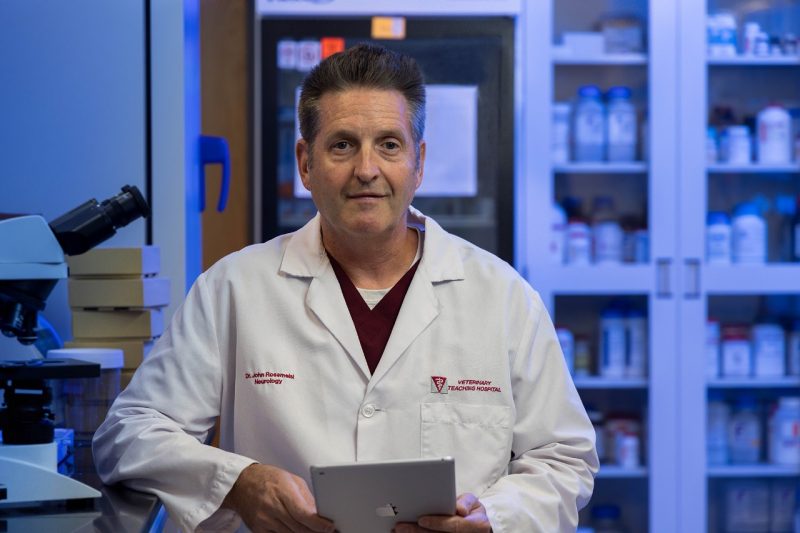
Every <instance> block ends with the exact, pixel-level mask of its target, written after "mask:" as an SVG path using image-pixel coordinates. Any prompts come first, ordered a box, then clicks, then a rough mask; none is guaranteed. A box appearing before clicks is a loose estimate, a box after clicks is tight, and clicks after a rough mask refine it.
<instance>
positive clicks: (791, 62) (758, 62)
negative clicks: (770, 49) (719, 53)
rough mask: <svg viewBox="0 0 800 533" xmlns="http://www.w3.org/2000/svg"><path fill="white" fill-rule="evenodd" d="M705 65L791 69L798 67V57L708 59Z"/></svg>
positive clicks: (799, 60)
mask: <svg viewBox="0 0 800 533" xmlns="http://www.w3.org/2000/svg"><path fill="white" fill-rule="evenodd" d="M707 63H708V65H709V66H711V67H792V66H798V65H800V57H791V56H789V57H784V56H780V57H758V56H736V57H709V58H708V59H707Z"/></svg>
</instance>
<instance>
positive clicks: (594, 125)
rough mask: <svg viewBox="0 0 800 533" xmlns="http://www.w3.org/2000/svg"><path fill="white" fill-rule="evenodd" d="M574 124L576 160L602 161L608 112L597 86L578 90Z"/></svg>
mask: <svg viewBox="0 0 800 533" xmlns="http://www.w3.org/2000/svg"><path fill="white" fill-rule="evenodd" d="M573 123H574V127H573V132H574V133H573V150H572V153H573V158H574V160H575V161H578V162H592V161H602V160H603V156H604V155H605V144H606V139H605V136H606V110H605V106H603V102H602V100H601V94H600V89H599V88H598V87H597V86H596V85H584V86H582V87H580V88H579V89H578V100H577V102H576V104H575V113H574V116H573Z"/></svg>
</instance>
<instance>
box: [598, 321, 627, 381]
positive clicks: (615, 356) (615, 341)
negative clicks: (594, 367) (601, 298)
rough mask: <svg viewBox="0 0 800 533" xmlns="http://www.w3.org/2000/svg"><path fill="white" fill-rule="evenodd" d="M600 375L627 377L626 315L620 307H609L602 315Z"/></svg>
mask: <svg viewBox="0 0 800 533" xmlns="http://www.w3.org/2000/svg"><path fill="white" fill-rule="evenodd" d="M599 344H600V375H601V376H603V377H605V378H622V377H625V359H626V353H625V350H626V335H625V315H624V313H623V312H622V310H621V309H619V308H618V307H614V306H611V307H607V308H606V309H605V310H604V311H603V312H602V314H601V315H600V343H599Z"/></svg>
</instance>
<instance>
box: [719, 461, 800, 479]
mask: <svg viewBox="0 0 800 533" xmlns="http://www.w3.org/2000/svg"><path fill="white" fill-rule="evenodd" d="M706 474H707V475H708V477H727V478H732V477H796V476H800V467H796V466H781V465H768V464H757V465H725V466H709V467H708V468H707V469H706Z"/></svg>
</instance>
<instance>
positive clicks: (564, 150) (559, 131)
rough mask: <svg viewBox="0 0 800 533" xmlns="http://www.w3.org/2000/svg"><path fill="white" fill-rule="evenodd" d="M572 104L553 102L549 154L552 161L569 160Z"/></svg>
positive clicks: (561, 161)
mask: <svg viewBox="0 0 800 533" xmlns="http://www.w3.org/2000/svg"><path fill="white" fill-rule="evenodd" d="M571 113H572V106H571V105H570V104H569V103H567V102H556V103H555V104H553V130H552V135H553V144H552V148H551V155H552V158H553V163H566V162H567V161H569V136H570V114H571Z"/></svg>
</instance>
